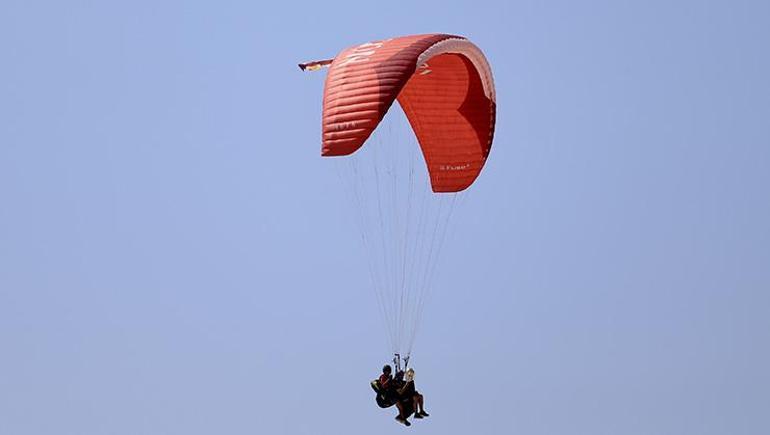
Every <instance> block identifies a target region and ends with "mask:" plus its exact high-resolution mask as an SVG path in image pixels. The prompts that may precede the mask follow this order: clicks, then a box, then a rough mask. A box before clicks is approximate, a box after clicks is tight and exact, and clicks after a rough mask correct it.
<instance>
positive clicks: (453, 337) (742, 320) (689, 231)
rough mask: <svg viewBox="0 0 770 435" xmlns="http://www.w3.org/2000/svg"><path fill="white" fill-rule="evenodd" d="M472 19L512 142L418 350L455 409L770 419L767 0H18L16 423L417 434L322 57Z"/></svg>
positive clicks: (2, 92)
mask: <svg viewBox="0 0 770 435" xmlns="http://www.w3.org/2000/svg"><path fill="white" fill-rule="evenodd" d="M428 32H447V33H455V34H460V35H465V36H467V37H469V38H470V39H471V40H472V41H473V42H475V43H476V44H477V45H478V46H480V47H481V48H482V49H483V50H484V52H485V53H486V55H487V57H488V59H489V61H490V63H491V65H492V67H493V71H494V74H495V80H496V86H497V96H498V118H497V132H496V137H495V142H494V145H493V148H492V154H491V156H490V159H489V162H488V164H487V166H486V168H485V170H484V172H483V173H482V175H481V177H480V178H479V179H478V181H477V182H476V184H475V185H474V186H473V188H472V192H471V195H470V197H469V199H468V201H467V203H466V204H465V205H464V207H463V208H462V210H460V211H459V212H458V213H457V214H456V216H455V217H454V225H455V227H456V230H455V233H454V236H453V239H452V240H451V241H450V242H448V245H447V246H446V248H445V251H444V253H443V254H444V256H443V259H442V271H443V272H442V273H439V274H438V277H437V279H436V282H435V293H436V295H437V296H436V297H435V298H434V299H433V300H432V303H431V305H430V306H429V307H428V311H427V312H426V315H425V319H424V320H425V323H424V328H423V329H422V330H421V332H420V334H421V335H420V336H419V337H418V343H417V345H416V347H415V354H414V363H415V368H416V369H417V371H418V375H417V384H418V388H419V389H420V390H422V392H423V393H425V396H426V404H427V409H428V410H429V411H430V412H431V414H432V416H431V417H430V418H429V419H428V420H426V421H423V422H417V423H415V425H413V426H412V427H411V428H410V429H408V430H413V431H415V432H419V433H426V434H427V433H435V434H442V435H448V434H475V433H477V434H523V435H524V434H526V435H540V434H543V435H562V434H563V435H567V434H569V435H576V434H586V435H601V434H608V435H617V434H623V435H631V434H650V435H662V434H672V435H682V434H697V435H708V434H730V435H738V434H751V435H760V434H767V433H770V420H768V409H770V393H768V391H770V371H769V370H768V367H770V349H769V346H770V344H769V343H770V192H769V190H770V84H769V82H768V77H770V59H769V54H768V41H770V3H768V2H766V1H754V2H752V1H740V0H733V1H637V2H631V1H584V2H576V1H497V2H483V1H462V2H452V1H409V2H395V1H387V2H373V1H358V2H330V1H323V2H321V1H319V2H304V3H302V2H291V1H289V2H271V3H265V2H258V1H239V2H234V1H219V2H191V1H173V2H172V1H169V2H165V1H126V2H97V1H67V2H53V1H48V2H45V1H34V0H3V1H2V2H0V433H2V434H9V435H11V434H12V435H32V434H35V435H43V434H55V435H70V434H72V435H91V434H93V435H107V434H121V435H122V434H125V435H139V434H150V435H155V434H184V435H196V434H228V435H235V434H356V435H359V434H389V433H397V432H398V433H401V431H404V430H407V429H406V428H404V427H402V426H399V425H397V424H396V423H395V422H394V421H393V416H394V412H393V411H392V410H381V409H379V408H377V407H376V405H375V404H374V400H373V394H372V392H371V391H370V389H369V386H368V382H369V380H370V379H371V378H373V377H374V376H375V375H376V374H377V371H378V370H379V368H380V367H381V365H382V364H383V362H384V359H385V358H386V357H387V352H386V351H387V348H386V346H385V345H384V332H383V327H382V325H381V324H380V321H379V319H378V317H377V315H376V314H375V312H376V305H375V302H374V294H373V292H372V291H371V290H370V289H369V288H368V285H369V279H368V275H367V272H366V266H365V263H364V260H363V258H362V256H361V255H360V254H361V249H360V246H359V245H358V241H357V239H356V237H357V234H358V233H357V232H356V231H353V230H351V228H349V226H348V225H347V223H348V222H349V221H347V220H346V216H345V213H346V210H348V209H347V208H345V207H344V204H345V199H344V196H343V194H342V192H341V190H340V189H339V187H340V184H339V180H338V179H337V177H336V174H335V172H334V170H333V169H332V168H331V167H330V165H328V164H327V163H328V162H327V161H325V160H323V159H321V158H320V155H319V154H320V153H319V148H320V144H319V140H320V102H321V93H322V88H323V76H324V74H323V73H315V74H303V73H300V71H299V70H298V69H297V67H296V63H297V62H299V61H304V60H310V59H316V58H324V57H332V56H334V55H335V54H336V53H337V52H338V51H339V50H340V49H342V48H344V47H346V46H349V45H353V44H357V43H362V42H366V41H369V40H373V39H379V38H387V37H390V36H398V35H404V34H413V33H428Z"/></svg>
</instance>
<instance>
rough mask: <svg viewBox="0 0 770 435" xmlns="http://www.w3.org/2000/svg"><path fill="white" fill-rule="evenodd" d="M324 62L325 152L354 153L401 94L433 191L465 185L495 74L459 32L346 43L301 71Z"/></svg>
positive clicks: (481, 156)
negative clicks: (331, 56) (329, 57)
mask: <svg viewBox="0 0 770 435" xmlns="http://www.w3.org/2000/svg"><path fill="white" fill-rule="evenodd" d="M329 63H330V65H329V68H330V69H329V74H328V76H327V77H326V85H325V88H324V99H323V121H322V124H323V146H322V149H321V154H322V155H323V156H343V155H348V154H351V153H353V152H355V151H356V150H358V149H359V148H360V147H361V145H363V143H364V142H365V141H366V139H367V138H368V137H369V135H371V133H372V132H373V131H374V129H375V128H376V127H377V125H378V124H379V123H380V121H381V120H382V118H383V117H384V116H385V113H387V111H388V109H389V108H390V106H391V105H392V104H393V101H394V100H395V99H396V98H398V102H399V104H401V107H402V108H403V110H404V113H405V114H406V116H407V118H408V119H409V123H410V124H411V126H412V129H413V130H414V132H415V135H416V136H417V140H418V141H419V143H420V147H421V148H422V152H423V155H424V156H425V161H426V163H427V166H428V172H429V173H430V179H431V186H432V188H433V191H434V192H458V191H461V190H464V189H466V188H467V187H468V186H470V185H471V184H472V183H473V181H474V180H475V179H476V177H478V175H479V172H481V169H482V167H483V166H484V162H485V161H486V159H487V156H488V155H489V150H490V147H491V145H492V137H493V135H494V128H495V89H494V82H493V80H492V71H491V69H490V67H489V64H488V63H487V61H486V59H485V58H484V55H483V54H482V52H481V50H479V49H478V47H476V46H475V45H473V44H472V43H471V42H470V41H468V40H467V39H465V38H463V37H461V36H453V35H444V34H428V35H415V36H404V37H400V38H391V39H386V40H382V41H375V42H367V43H365V44H361V45H358V46H355V47H350V48H347V49H345V50H343V51H342V52H341V53H340V54H339V55H337V57H335V58H334V60H333V61H331V62H328V61H319V62H311V63H309V64H302V65H300V68H302V67H303V66H304V67H306V68H308V69H317V68H321V67H322V66H326V65H328V64H329ZM303 69H304V68H303Z"/></svg>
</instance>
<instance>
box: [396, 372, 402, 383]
mask: <svg viewBox="0 0 770 435" xmlns="http://www.w3.org/2000/svg"><path fill="white" fill-rule="evenodd" d="M396 379H398V380H399V381H401V380H403V379H404V371H403V370H399V371H398V372H397V373H396Z"/></svg>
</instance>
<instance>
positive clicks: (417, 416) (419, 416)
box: [414, 412, 425, 418]
mask: <svg viewBox="0 0 770 435" xmlns="http://www.w3.org/2000/svg"><path fill="white" fill-rule="evenodd" d="M414 418H425V417H423V416H422V414H420V413H419V412H415V413H414Z"/></svg>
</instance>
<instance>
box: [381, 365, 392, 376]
mask: <svg viewBox="0 0 770 435" xmlns="http://www.w3.org/2000/svg"><path fill="white" fill-rule="evenodd" d="M392 371H393V369H392V368H391V367H390V364H385V367H383V368H382V373H384V374H386V375H389V374H390V372H392Z"/></svg>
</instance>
